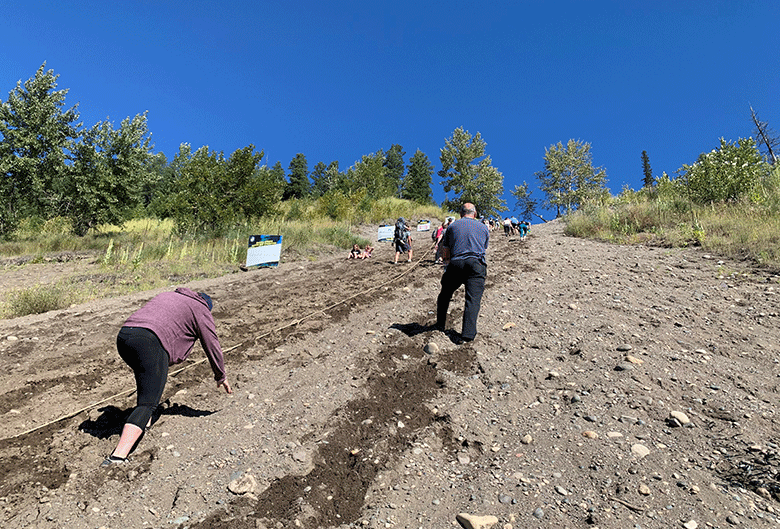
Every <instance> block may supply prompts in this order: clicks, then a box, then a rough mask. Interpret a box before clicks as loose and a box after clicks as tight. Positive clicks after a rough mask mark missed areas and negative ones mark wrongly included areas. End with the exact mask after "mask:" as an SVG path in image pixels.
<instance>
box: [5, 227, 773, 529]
mask: <svg viewBox="0 0 780 529" xmlns="http://www.w3.org/2000/svg"><path fill="white" fill-rule="evenodd" d="M420 239H421V241H422V242H421V243H420V244H417V251H418V255H417V256H416V258H418V259H419V257H421V256H422V253H423V252H422V247H423V246H426V245H427V244H428V239H427V238H426V237H425V236H421V237H420ZM344 257H346V253H345V254H344V255H338V256H333V257H332V258H329V259H323V260H320V261H317V262H313V263H308V262H306V263H289V264H283V265H282V266H280V267H279V268H278V269H274V270H260V271H252V272H247V273H237V274H234V275H230V276H227V277H224V278H221V279H218V280H208V281H203V282H199V283H192V284H190V285H188V286H191V287H194V288H196V289H199V290H207V291H208V292H209V293H210V294H211V295H212V297H213V298H214V300H215V302H216V304H215V309H214V315H215V318H216V320H217V328H218V331H219V332H220V337H221V341H222V344H223V347H225V348H229V347H235V348H234V349H232V350H231V351H230V352H229V353H227V355H226V356H227V362H226V363H227V369H228V373H229V377H230V379H231V381H232V382H233V386H234V390H235V392H234V394H233V395H232V396H227V395H224V394H221V393H220V392H219V391H218V390H217V388H216V385H215V384H214V382H213V380H212V377H211V374H210V372H209V369H208V367H207V364H205V363H200V364H197V365H194V366H193V364H194V363H195V362H196V361H198V360H201V359H202V358H204V355H203V353H202V352H201V351H200V350H197V351H196V352H195V353H194V354H193V356H192V360H191V361H190V362H189V363H188V364H185V365H186V366H192V367H190V368H188V369H186V370H185V371H183V372H181V373H179V374H176V375H174V376H172V377H171V378H170V379H169V382H168V386H167V390H166V394H165V396H164V401H165V402H164V406H163V407H162V409H161V410H160V416H159V418H158V420H157V422H156V423H155V425H154V427H153V428H152V429H151V430H150V431H149V432H148V433H147V435H146V437H145V438H144V439H143V440H142V442H141V444H140V446H139V448H138V450H137V451H136V453H135V454H134V455H133V456H132V457H131V461H130V462H129V464H127V465H125V466H122V467H119V468H116V469H112V470H109V471H106V470H101V469H99V468H98V464H99V463H100V461H102V459H103V457H105V455H107V454H108V453H109V452H110V451H111V450H112V448H113V446H114V444H115V443H116V439H117V436H118V433H119V431H120V428H121V424H122V421H123V418H124V417H125V416H126V414H127V412H128V411H129V409H130V408H131V407H132V405H133V403H134V395H127V394H126V390H128V389H132V376H131V373H130V371H129V370H128V369H127V368H126V367H125V366H124V365H123V364H122V362H121V360H120V359H119V357H118V356H117V354H116V350H115V345H114V343H115V342H114V341H115V336H116V332H117V330H118V328H119V326H120V325H121V323H122V322H123V320H124V318H125V317H126V316H127V315H128V314H129V313H130V312H132V310H134V309H135V308H137V307H139V306H140V305H141V304H142V303H143V302H144V301H145V300H147V299H149V298H150V297H151V296H153V295H154V294H156V293H157V292H146V293H143V294H140V295H132V296H127V297H123V298H117V299H112V300H106V301H101V302H97V303H93V304H88V305H80V306H77V307H73V308H71V309H68V310H64V311H58V312H53V313H49V314H45V315H40V316H29V317H25V318H18V319H15V320H7V321H0V358H2V360H3V365H4V366H5V369H4V370H3V372H2V374H0V382H1V384H0V387H1V388H2V390H0V391H1V393H0V414H2V419H3V428H2V435H0V437H2V438H3V439H2V440H0V475H2V480H1V483H0V526H2V527H40V528H54V527H76V528H79V527H85V528H100V527H109V528H121V527H199V528H207V527H231V528H261V527H267V528H275V527H305V528H314V527H369V528H379V527H398V528H407V527H410V528H411V527H422V528H426V529H428V528H437V527H442V528H444V527H453V525H456V522H455V517H456V515H457V514H458V513H470V514H473V515H480V516H482V515H490V516H495V517H496V518H497V519H498V523H496V524H495V527H571V528H575V527H602V528H625V527H642V528H667V527H687V528H689V529H690V528H692V527H696V526H698V527H705V526H708V527H728V526H731V525H743V526H745V527H769V526H776V525H778V513H777V509H780V504H778V500H777V498H776V496H775V494H776V493H778V492H780V488H778V479H777V472H778V468H779V467H778V444H780V439H779V438H778V428H779V426H778V423H777V420H778V417H777V414H776V409H775V403H776V402H777V390H778V382H777V380H778V362H779V361H780V355H778V335H780V330H778V325H777V324H778V312H780V311H779V310H778V301H777V299H776V296H777V291H776V288H777V281H778V277H777V276H774V275H771V274H770V273H767V272H764V271H759V270H751V269H747V268H744V267H743V265H741V264H740V263H734V262H729V261H725V262H724V261H721V260H719V258H718V257H717V256H707V255H704V254H702V253H700V252H698V251H695V250H671V249H662V248H650V247H622V246H611V245H607V244H602V243H597V242H593V241H584V240H578V239H572V238H568V237H565V236H564V235H563V233H562V226H561V225H560V224H559V223H550V224H546V225H537V226H534V227H533V228H532V231H531V236H530V237H529V238H528V239H527V240H526V241H522V242H521V241H519V240H518V239H517V238H510V239H506V238H504V236H503V234H498V233H496V234H495V235H494V236H493V240H492V241H491V248H490V251H489V269H488V286H487V290H486V293H485V297H484V299H483V307H482V312H481V314H480V320H479V335H478V337H477V340H475V341H474V342H473V343H471V344H467V345H455V343H453V341H454V340H453V339H454V338H455V337H456V333H455V332H453V331H448V332H447V333H441V332H437V331H433V330H431V329H429V328H428V325H429V324H431V323H432V322H433V319H434V316H433V311H434V309H435V298H436V295H437V293H438V279H439V278H440V275H441V269H440V267H439V266H435V265H433V263H432V262H431V261H430V258H429V256H426V257H425V259H423V260H422V261H421V262H419V263H417V264H415V265H407V264H399V265H392V264H390V261H391V260H392V254H391V253H390V248H389V245H386V244H382V245H378V251H377V254H376V255H375V257H372V258H371V259H370V260H368V261H365V262H353V261H347V260H346V259H344ZM416 260H417V259H416ZM36 266H37V265H36ZM18 270H21V269H18ZM18 270H17V271H14V270H7V271H5V272H3V274H0V285H3V286H6V287H7V285H8V284H9V282H13V280H14V277H16V276H14V275H13V274H16V273H18ZM28 273H29V270H28ZM40 273H42V274H43V273H44V271H43V270H42V271H41V272H40ZM462 304H463V293H462V290H461V291H459V292H458V293H457V294H456V298H455V300H454V301H453V304H452V314H451V321H450V326H451V327H452V328H453V329H455V330H460V317H461V315H462ZM196 347H198V348H199V346H196ZM123 392H125V393H124V394H123ZM118 394H120V396H119V397H114V396H115V395H118ZM101 401H105V402H103V403H102V404H100V405H97V406H94V407H90V405H91V404H93V403H97V402H101ZM84 408H89V409H87V410H86V411H82V412H81V413H78V414H77V415H76V416H75V417H72V418H69V419H64V420H60V421H57V422H54V423H52V424H49V425H47V426H45V427H43V428H40V429H38V430H35V431H34V432H32V433H23V432H25V431H27V430H30V429H32V428H35V427H38V426H41V425H44V424H47V423H49V422H51V421H54V420H56V419H58V418H60V417H63V416H66V415H70V414H73V413H76V412H78V411H79V410H82V409H84ZM20 434H22V435H20ZM229 488H230V489H232V491H233V492H231V490H229Z"/></svg>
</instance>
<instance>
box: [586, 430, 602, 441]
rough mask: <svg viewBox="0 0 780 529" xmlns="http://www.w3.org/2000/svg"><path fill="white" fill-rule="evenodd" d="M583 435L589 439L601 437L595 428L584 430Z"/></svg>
mask: <svg viewBox="0 0 780 529" xmlns="http://www.w3.org/2000/svg"><path fill="white" fill-rule="evenodd" d="M582 436H583V437H587V438H588V439H598V438H599V434H597V433H596V432H594V431H593V430H585V431H584V432H582Z"/></svg>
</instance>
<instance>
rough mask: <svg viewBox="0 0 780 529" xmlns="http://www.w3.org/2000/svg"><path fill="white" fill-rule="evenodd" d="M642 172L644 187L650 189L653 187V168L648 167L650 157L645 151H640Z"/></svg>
mask: <svg viewBox="0 0 780 529" xmlns="http://www.w3.org/2000/svg"><path fill="white" fill-rule="evenodd" d="M642 173H643V174H644V175H645V178H644V187H645V188H646V189H650V188H651V187H653V182H654V179H653V170H652V169H650V157H649V156H648V155H647V151H642Z"/></svg>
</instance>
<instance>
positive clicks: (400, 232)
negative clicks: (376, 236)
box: [393, 217, 412, 264]
mask: <svg viewBox="0 0 780 529" xmlns="http://www.w3.org/2000/svg"><path fill="white" fill-rule="evenodd" d="M393 244H394V245H395V262H394V263H393V264H398V258H399V257H400V256H401V254H402V253H407V252H408V253H409V258H408V260H407V261H406V262H407V263H411V262H412V233H411V232H410V231H409V227H408V226H407V225H406V220H405V219H404V218H403V217H401V218H399V219H398V221H397V222H396V223H395V233H394V235H393Z"/></svg>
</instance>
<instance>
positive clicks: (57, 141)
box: [0, 63, 81, 235]
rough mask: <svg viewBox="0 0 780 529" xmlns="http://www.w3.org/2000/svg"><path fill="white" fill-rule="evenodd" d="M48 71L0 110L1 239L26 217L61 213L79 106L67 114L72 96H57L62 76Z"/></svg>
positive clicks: (12, 95)
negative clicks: (67, 107) (59, 78)
mask: <svg viewBox="0 0 780 529" xmlns="http://www.w3.org/2000/svg"><path fill="white" fill-rule="evenodd" d="M45 67H46V63H44V64H43V65H41V67H40V68H39V69H38V71H37V72H36V73H35V75H34V76H33V77H31V78H30V79H28V80H27V81H25V82H24V84H22V82H21V81H19V82H18V83H17V84H16V88H14V89H13V90H11V92H9V94H8V99H7V100H6V101H5V102H3V103H2V105H0V135H2V141H0V195H1V196H2V197H3V200H2V202H1V203H0V235H8V234H9V233H11V232H12V231H13V230H14V229H15V227H16V225H17V224H18V222H19V220H20V219H21V218H22V217H24V216H26V215H40V216H43V217H51V216H55V215H57V214H58V213H59V205H60V203H61V199H62V195H61V186H60V181H61V179H62V177H63V175H64V174H65V173H66V172H67V170H68V168H67V164H66V159H67V157H68V155H69V152H70V149H71V148H72V146H73V143H74V141H75V139H76V138H78V137H79V129H80V127H81V123H77V121H78V119H79V113H78V111H77V108H78V104H76V105H74V106H73V107H71V108H69V109H67V110H65V109H64V106H65V96H66V95H67V93H68V90H56V87H57V78H58V77H59V76H58V75H54V72H53V70H48V71H45Z"/></svg>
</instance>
